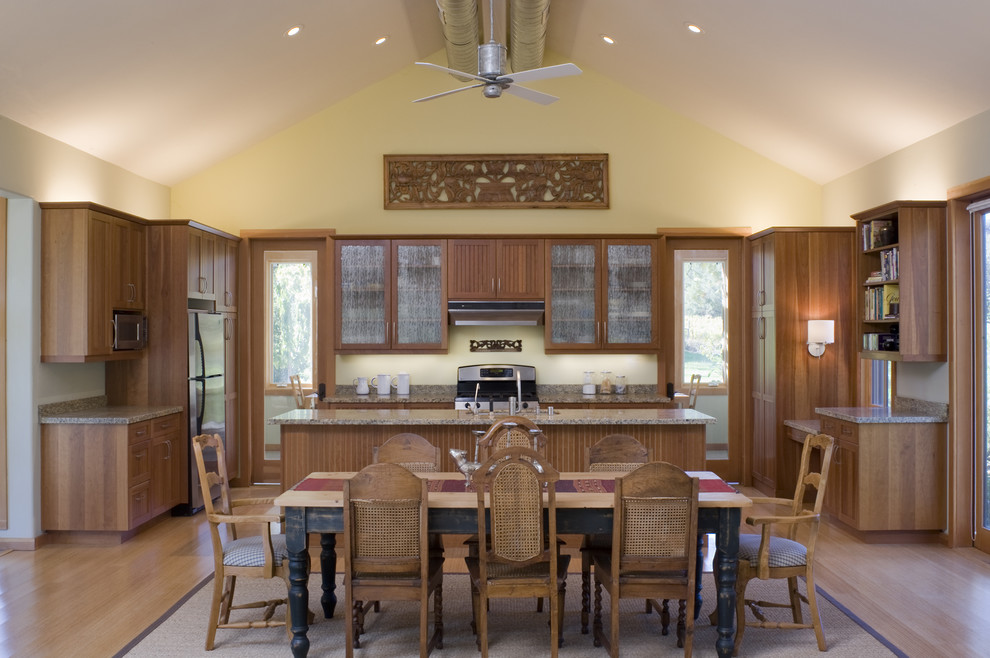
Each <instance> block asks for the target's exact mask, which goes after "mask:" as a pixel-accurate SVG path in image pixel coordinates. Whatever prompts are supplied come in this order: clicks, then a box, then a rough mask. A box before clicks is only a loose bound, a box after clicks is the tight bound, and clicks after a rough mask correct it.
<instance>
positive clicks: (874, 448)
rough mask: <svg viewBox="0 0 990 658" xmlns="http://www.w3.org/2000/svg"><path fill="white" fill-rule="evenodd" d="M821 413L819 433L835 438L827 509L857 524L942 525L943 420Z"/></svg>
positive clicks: (874, 527)
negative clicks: (866, 419)
mask: <svg viewBox="0 0 990 658" xmlns="http://www.w3.org/2000/svg"><path fill="white" fill-rule="evenodd" d="M820 418H821V423H822V433H823V434H828V435H829V436H832V437H833V438H835V451H834V452H833V453H832V465H831V467H830V470H829V476H828V483H827V484H826V486H825V509H826V511H828V512H829V513H830V514H832V515H833V516H835V517H836V518H838V519H839V520H840V521H842V522H843V523H846V524H847V525H849V526H850V527H852V528H855V529H856V530H863V531H941V530H943V529H944V528H945V522H946V519H945V514H946V511H945V509H946V498H945V497H946V493H945V481H946V480H945V478H946V462H945V448H946V426H945V423H853V422H849V421H846V420H840V419H835V418H832V417H829V416H820Z"/></svg>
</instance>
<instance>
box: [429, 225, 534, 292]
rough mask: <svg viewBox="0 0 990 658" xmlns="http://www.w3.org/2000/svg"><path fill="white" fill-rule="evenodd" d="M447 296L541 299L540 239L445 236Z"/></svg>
mask: <svg viewBox="0 0 990 658" xmlns="http://www.w3.org/2000/svg"><path fill="white" fill-rule="evenodd" d="M447 248H448V275H447V276H448V280H447V292H448V296H449V297H450V299H456V300H471V299H543V297H544V294H545V291H544V285H543V276H544V272H543V240H540V239H538V238H535V239H530V238H504V239H497V240H496V239H484V238H479V239H466V240H448V241H447Z"/></svg>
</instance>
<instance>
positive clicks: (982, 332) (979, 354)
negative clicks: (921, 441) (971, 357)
mask: <svg viewBox="0 0 990 658" xmlns="http://www.w3.org/2000/svg"><path fill="white" fill-rule="evenodd" d="M970 211H971V212H972V216H973V219H974V221H973V224H974V227H975V231H974V233H975V235H974V241H973V242H974V244H975V245H976V258H974V265H975V270H976V271H975V273H974V274H975V277H974V280H975V283H976V285H975V286H974V292H975V299H974V301H975V306H976V309H975V310H976V313H975V316H976V326H975V327H974V332H973V334H974V338H975V340H976V350H975V352H976V368H975V377H974V382H973V389H974V390H973V392H974V398H975V399H974V411H975V416H976V427H975V428H974V430H975V432H974V436H975V437H976V445H975V446H974V447H975V451H974V452H975V455H974V457H975V459H974V462H975V464H976V473H975V477H974V483H975V487H974V493H975V496H974V497H975V501H974V503H975V505H974V507H975V517H976V523H975V526H976V531H975V543H976V546H977V548H979V549H980V550H983V551H987V552H990V338H988V337H990V200H987V201H984V202H982V203H979V204H973V206H971V207H970Z"/></svg>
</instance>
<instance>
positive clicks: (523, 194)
mask: <svg viewBox="0 0 990 658" xmlns="http://www.w3.org/2000/svg"><path fill="white" fill-rule="evenodd" d="M385 208H386V209H391V210H397V209H410V210H412V209H420V208H608V154H607V153H566V154H557V155H541V154H523V155H386V156H385Z"/></svg>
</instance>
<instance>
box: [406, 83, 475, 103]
mask: <svg viewBox="0 0 990 658" xmlns="http://www.w3.org/2000/svg"><path fill="white" fill-rule="evenodd" d="M486 84H489V83H488V81H487V80H485V82H484V83H479V84H476V85H471V86H470V87H459V88H457V89H451V90H450V91H445V92H442V93H439V94H433V95H432V96H426V97H425V98H417V99H416V100H414V101H413V103H422V102H423V101H431V100H433V99H434V98H440V97H442V96H450V95H451V94H456V93H457V92H459V91H467V90H468V89H477V88H478V87H484V86H485V85H486Z"/></svg>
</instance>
